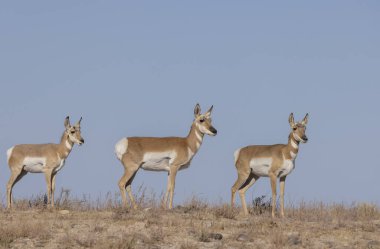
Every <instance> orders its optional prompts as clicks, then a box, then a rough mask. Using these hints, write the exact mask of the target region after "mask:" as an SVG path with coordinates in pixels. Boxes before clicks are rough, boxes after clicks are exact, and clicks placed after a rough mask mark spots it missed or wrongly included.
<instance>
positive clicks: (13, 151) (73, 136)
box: [7, 117, 84, 208]
mask: <svg viewBox="0 0 380 249" xmlns="http://www.w3.org/2000/svg"><path fill="white" fill-rule="evenodd" d="M81 120H82V118H80V120H79V121H78V122H77V123H76V124H75V125H74V126H71V125H70V120H69V117H66V119H65V122H64V124H65V131H64V133H63V135H62V137H61V142H60V143H59V144H20V145H16V146H13V147H12V148H10V149H9V150H8V151H7V156H8V165H9V169H10V170H11V177H10V178H9V181H8V185H7V205H8V208H10V207H11V205H12V188H13V186H14V185H15V184H16V183H17V182H18V181H19V180H21V178H22V177H23V176H25V175H26V174H27V173H28V172H30V173H44V174H45V179H46V184H47V197H48V204H49V203H51V207H54V190H55V177H56V175H57V173H58V171H59V170H61V169H62V167H63V166H64V165H65V160H66V158H67V157H68V156H69V154H70V152H71V150H72V148H73V146H74V143H76V144H78V145H82V144H83V143H84V140H83V138H82V136H81V131H80V122H81Z"/></svg>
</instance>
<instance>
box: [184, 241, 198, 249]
mask: <svg viewBox="0 0 380 249" xmlns="http://www.w3.org/2000/svg"><path fill="white" fill-rule="evenodd" d="M198 248H199V247H198V246H196V245H195V244H193V243H190V242H188V241H186V242H185V243H183V244H182V245H181V247H180V249H198Z"/></svg>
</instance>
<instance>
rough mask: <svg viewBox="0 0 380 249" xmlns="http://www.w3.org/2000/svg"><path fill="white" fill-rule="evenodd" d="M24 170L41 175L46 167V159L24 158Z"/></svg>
mask: <svg viewBox="0 0 380 249" xmlns="http://www.w3.org/2000/svg"><path fill="white" fill-rule="evenodd" d="M23 165H24V170H25V171H28V172H30V173H42V172H44V168H45V166H46V157H25V159H24V161H23Z"/></svg>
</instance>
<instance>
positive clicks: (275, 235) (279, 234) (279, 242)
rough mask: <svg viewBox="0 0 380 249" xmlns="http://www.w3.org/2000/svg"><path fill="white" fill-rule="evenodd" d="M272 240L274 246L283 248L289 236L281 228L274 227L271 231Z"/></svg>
mask: <svg viewBox="0 0 380 249" xmlns="http://www.w3.org/2000/svg"><path fill="white" fill-rule="evenodd" d="M270 240H271V242H272V245H273V248H283V247H285V245H286V243H287V237H286V236H285V235H284V233H283V231H282V230H281V229H274V230H273V231H272V232H271V233H270Z"/></svg>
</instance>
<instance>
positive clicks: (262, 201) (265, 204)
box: [251, 195, 272, 215]
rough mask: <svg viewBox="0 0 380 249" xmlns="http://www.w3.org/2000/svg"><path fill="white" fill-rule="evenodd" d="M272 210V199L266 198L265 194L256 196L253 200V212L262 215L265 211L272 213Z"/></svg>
mask: <svg viewBox="0 0 380 249" xmlns="http://www.w3.org/2000/svg"><path fill="white" fill-rule="evenodd" d="M271 210H272V200H271V199H270V198H269V199H266V196H265V195H262V196H259V197H256V198H255V199H253V200H252V208H251V213H253V214H255V215H260V214H264V213H270V212H271Z"/></svg>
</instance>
